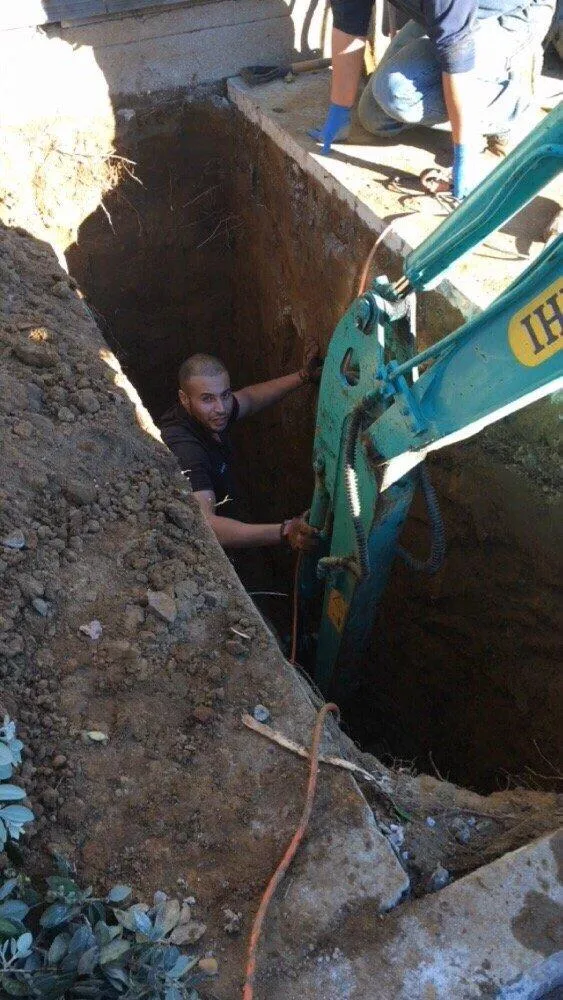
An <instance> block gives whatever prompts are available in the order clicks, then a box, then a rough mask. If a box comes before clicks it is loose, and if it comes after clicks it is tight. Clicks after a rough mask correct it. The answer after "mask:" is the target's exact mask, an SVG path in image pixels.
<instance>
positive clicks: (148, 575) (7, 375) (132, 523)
mask: <svg viewBox="0 0 563 1000" xmlns="http://www.w3.org/2000/svg"><path fill="white" fill-rule="evenodd" d="M2 237H3V239H2V248H1V257H0V261H1V264H0V278H1V282H2V293H3V294H2V314H1V317H0V318H1V328H0V329H1V338H2V339H1V344H2V362H3V363H2V374H1V378H2V393H1V394H0V411H1V420H2V426H3V435H2V464H3V469H4V477H3V483H2V508H1V513H0V538H2V539H3V540H4V542H3V544H2V557H1V558H2V561H1V564H0V569H1V571H2V581H1V589H0V615H1V618H0V626H1V633H0V643H1V645H0V655H1V660H0V673H1V675H2V678H3V683H2V707H3V708H4V709H5V710H7V711H8V712H9V713H10V714H11V715H12V716H13V717H14V718H16V719H17V720H18V721H19V723H20V736H21V738H22V739H23V740H24V742H25V744H26V746H27V748H28V750H27V754H26V759H25V763H24V765H23V768H22V772H21V780H22V782H23V784H24V786H25V787H26V789H27V791H28V795H29V799H30V803H31V805H32V807H33V808H34V810H35V813H36V816H37V822H36V824H35V836H33V837H32V839H31V841H30V842H29V844H28V843H26V844H25V845H24V846H23V857H24V861H25V863H26V865H27V866H28V869H30V870H31V871H32V872H35V873H36V874H39V873H44V872H45V870H46V869H47V868H48V867H49V865H50V864H51V861H50V857H51V856H52V855H53V854H62V855H64V856H66V857H69V858H70V859H71V860H72V861H73V862H75V863H76V864H77V865H78V869H79V871H80V873H81V874H82V877H83V878H84V879H85V880H86V881H92V882H94V883H95V884H96V885H99V886H101V887H105V886H107V885H108V883H110V882H113V881H117V880H119V881H126V882H131V883H132V884H133V885H134V886H135V887H136V889H137V891H138V892H139V893H140V895H141V896H142V897H144V898H148V897H150V894H151V893H152V892H153V891H154V890H156V889H157V888H159V889H163V890H164V891H166V892H168V893H170V894H178V895H179V896H180V897H182V898H187V897H190V896H193V897H195V900H196V902H195V905H194V909H193V914H194V919H197V920H198V921H203V923H205V924H206V926H207V931H206V933H205V935H204V936H203V938H202V940H201V950H202V952H205V953H208V954H214V955H216V956H217V957H218V958H219V963H220V976H219V978H218V980H217V981H216V982H214V983H213V985H212V988H209V989H207V988H206V987H204V989H203V995H204V996H206V995H207V996H209V997H211V996H214V997H217V998H220V1000H233V998H234V997H236V996H238V995H239V993H240V984H241V972H242V964H243V953H244V943H245V939H246V935H247V933H248V929H249V926H250V922H251V919H252V915H253V913H254V912H255V909H256V906H257V902H258V898H259V895H260V892H261V890H262V888H263V886H264V884H265V882H266V880H267V877H268V875H269V873H270V872H271V870H272V869H273V867H274V865H275V863H276V861H277V860H278V858H279V856H280V854H281V852H282V849H283V847H284V846H285V844H286V843H287V841H288V840H289V838H290V836H291V834H292V832H293V829H294V827H295V824H296V821H297V818H298V816H299V813H300V809H301V796H302V791H303V785H304V778H305V773H304V767H303V764H302V762H300V761H299V760H297V759H296V758H294V757H293V756H291V755H290V754H288V753H286V752H284V751H281V750H280V749H279V748H277V747H274V746H272V745H270V744H269V743H268V742H267V741H265V740H263V739H261V738H260V737H258V736H256V735H255V734H251V733H249V732H248V731H247V730H245V729H244V728H243V727H242V726H241V723H240V717H241V714H242V712H243V711H247V710H252V707H253V706H254V705H255V704H256V703H257V702H261V703H263V704H265V705H267V706H268V708H269V710H270V712H271V714H272V720H273V722H274V723H275V725H276V726H277V727H278V728H280V729H282V730H284V731H285V732H286V733H287V734H288V735H290V736H293V738H295V739H297V741H298V742H300V743H303V744H306V743H307V742H308V738H309V733H310V729H311V724H312V719H313V700H314V699H312V698H311V697H310V696H309V695H308V694H307V689H306V688H305V687H304V686H303V683H302V682H301V681H300V679H299V677H298V675H297V674H295V672H294V671H292V670H291V669H290V668H289V667H288V665H287V664H285V663H284V661H283V659H282V657H281V655H280V653H279V649H278V647H277V645H276V643H275V641H274V639H273V637H272V636H271V635H270V634H269V633H268V631H267V630H266V629H265V628H264V625H263V623H262V622H261V620H260V618H259V617H258V616H257V614H256V612H255V610H254V608H253V605H252V604H251V602H250V601H249V599H248V598H247V596H246V595H245V594H244V592H243V591H242V588H241V587H240V585H239V583H238V581H237V579H236V577H235V575H234V573H233V571H232V568H231V567H230V565H229V563H228V562H227V560H226V559H225V557H224V555H223V554H222V552H221V551H220V549H219V548H218V546H217V544H216V542H215V541H214V539H213V538H212V537H211V536H210V534H209V532H208V531H207V530H206V529H205V528H204V526H203V524H202V523H201V519H200V517H199V514H198V511H197V509H196V507H195V506H194V504H193V501H192V499H191V497H190V495H189V493H188V491H187V488H186V483H185V481H184V480H183V479H182V478H181V476H179V474H178V472H177V469H176V466H175V463H174V461H173V460H172V459H171V457H170V456H169V455H168V454H167V452H166V451H165V449H164V448H163V447H162V446H161V445H159V444H158V443H156V442H155V441H154V440H153V438H152V437H151V436H150V433H149V431H150V419H149V418H148V414H146V412H144V413H143V412H142V410H141V409H140V408H138V409H137V414H135V408H134V406H133V405H132V404H131V402H130V400H129V399H128V398H127V395H126V392H125V391H124V389H123V388H121V387H120V384H119V382H120V380H119V379H118V380H117V384H116V377H115V361H114V360H112V356H111V355H110V354H109V352H108V350H107V348H105V347H104V344H103V342H102V340H101V337H100V335H99V332H98V331H97V329H96V327H95V325H94V323H93V320H92V317H91V315H90V313H89V310H88V308H87V307H86V306H85V304H84V301H83V300H82V299H81V297H80V294H79V292H78V291H77V290H76V289H75V288H74V287H73V282H72V280H69V279H68V277H67V276H66V275H65V274H64V272H63V271H62V270H61V269H60V268H59V266H58V265H57V263H56V261H55V258H54V255H53V253H52V251H51V250H50V248H48V247H47V246H46V245H41V244H40V243H39V242H38V241H37V240H35V239H34V238H32V237H30V236H28V235H26V234H25V233H23V232H21V231H9V230H6V229H4V230H3V232H2ZM139 420H140V421H141V424H142V426H143V427H144V428H145V429H144V430H143V429H141V427H140V426H139ZM17 531H21V532H22V533H23V536H24V539H25V547H23V548H13V547H10V544H9V542H8V541H7V540H8V539H9V537H10V536H11V535H12V534H13V533H14V532H17ZM150 592H157V593H158V594H159V598H158V600H156V601H155V600H154V598H153V602H154V605H153V606H151V603H150V600H151V599H150ZM158 608H160V611H159V610H158ZM170 609H172V610H170ZM172 612H174V613H175V617H174V620H173V621H167V620H166V617H163V616H166V615H168V616H169V617H171V615H172ZM93 620H98V621H99V622H101V624H102V627H103V632H102V636H101V638H100V639H99V640H98V641H92V640H91V639H90V638H89V637H88V636H87V635H85V634H84V633H82V632H81V631H80V628H81V626H82V625H84V624H88V623H90V622H91V621H93ZM235 630H236V631H235ZM240 633H243V634H242V635H240ZM91 731H98V732H102V733H105V734H106V735H107V737H108V740H107V742H105V743H99V742H93V741H92V740H91V739H90V738H89V737H88V736H87V735H85V734H86V733H88V732H91ZM329 745H330V749H331V750H332V751H333V752H339V753H341V754H342V753H343V754H346V755H350V754H352V755H353V756H357V751H356V750H355V748H354V747H353V745H352V744H350V743H349V742H348V741H347V740H346V739H345V738H344V737H343V736H342V735H341V734H338V732H337V731H334V732H333V734H332V737H331V740H330V741H329ZM362 760H363V762H364V764H365V765H367V766H368V768H369V769H370V770H371V771H373V772H374V774H376V775H378V776H379V779H378V780H379V782H380V784H382V787H383V788H384V789H385V794H384V795H382V794H379V793H377V792H376V791H373V790H372V791H370V792H369V793H368V794H369V795H370V800H371V802H372V805H373V808H374V811H375V814H376V816H377V818H378V823H379V824H380V826H381V829H382V830H383V831H384V832H385V834H386V836H388V837H389V838H390V839H391V840H393V841H394V842H395V843H396V844H397V850H398V851H399V854H400V857H401V863H402V864H403V865H404V866H405V868H406V870H407V872H408V873H409V875H410V877H411V884H412V889H413V891H414V892H415V893H423V892H425V891H427V890H428V889H429V888H432V887H435V886H434V883H433V882H432V876H433V872H434V871H435V869H436V868H437V867H438V865H443V866H446V867H447V868H448V869H449V871H450V872H451V873H453V874H457V873H461V872H464V871H466V870H468V869H469V868H471V867H474V866H475V865H479V864H481V863H483V862H484V861H487V860H489V859H490V858H491V857H494V856H495V855H496V854H498V853H499V851H500V852H502V851H504V850H507V849H509V848H511V847H514V846H516V845H517V844H519V843H522V842H525V841H527V840H529V839H530V838H531V837H533V836H534V835H536V834H537V833H540V832H542V831H543V830H545V829H549V828H551V827H553V826H554V825H555V823H556V819H557V799H556V796H555V795H553V794H549V793H533V794H532V793H529V794H526V793H516V792H511V793H507V794H504V795H498V796H493V797H492V798H490V799H482V798H480V797H479V796H476V795H474V794H471V793H468V792H464V791H463V790H460V789H457V788H455V786H453V785H450V784H447V783H444V782H439V781H437V780H434V779H428V778H418V779H416V778H413V777H412V776H411V775H410V774H408V773H407V772H401V771H398V772H388V771H387V770H386V768H384V767H383V766H382V765H381V764H380V763H379V762H378V761H375V760H374V759H373V758H368V757H364V758H362ZM364 808H365V807H364V805H363V803H362V799H361V797H360V796H359V795H358V794H357V792H356V791H354V787H353V783H352V782H351V781H350V779H348V778H346V777H345V776H344V775H342V774H341V773H339V772H335V771H329V770H326V769H325V770H323V772H322V777H321V781H320V784H319V793H318V799H317V802H316V805H315V812H314V819H313V821H312V825H311V832H310V843H311V846H312V850H313V857H314V849H315V843H316V838H317V837H318V836H319V835H321V833H324V832H326V831H327V830H330V832H331V836H332V837H333V838H334V837H337V831H342V832H341V834H338V835H341V836H346V838H350V837H352V835H353V832H354V831H356V830H357V831H361V830H362V829H364V828H365V826H364V825H365V822H366V819H365V812H364ZM428 816H431V817H432V819H433V821H434V825H433V826H429V825H428V821H427V818H428ZM466 816H467V817H469V818H472V825H471V827H470V835H469V841H468V842H466V843H465V844H464V845H463V846H462V845H460V844H459V843H458V841H457V840H456V832H455V831H456V830H457V829H458V826H459V821H460V818H461V819H463V818H464V817H466ZM407 817H408V818H407ZM454 820H455V821H456V823H457V824H458V826H455V824H454ZM392 824H394V826H393V825H392ZM452 824H454V825H452ZM398 831H402V832H398ZM403 833H404V835H405V839H404V842H403V843H402V844H400V843H399V841H400V839H401V837H402V836H403ZM405 851H407V852H408V854H407V855H404V854H401V852H405ZM324 853H325V854H326V849H325V851H324ZM309 863H310V862H309ZM2 864H3V866H6V864H7V859H6V858H5V857H3V858H2ZM306 870H307V868H306V866H305V868H303V867H300V865H299V863H298V864H297V866H296V868H295V870H294V872H293V873H292V884H295V882H297V884H299V880H300V879H301V878H303V877H304V876H305V873H306ZM343 874H344V873H343ZM334 885H335V892H336V893H338V894H341V892H342V890H341V889H339V881H338V879H335V883H334ZM347 891H348V890H347ZM280 905H281V901H280V904H276V906H275V907H274V910H273V913H272V922H273V923H272V926H273V928H274V929H273V930H272V933H271V935H270V933H268V936H267V938H266V942H265V950H264V953H263V956H262V959H261V961H262V962H263V963H265V971H267V970H268V968H271V963H272V962H274V961H275V954H276V951H277V949H279V947H280V940H281V941H282V942H283V950H284V954H285V956H286V958H285V961H286V962H287V961H288V960H290V959H291V955H292V954H293V955H295V956H296V960H297V956H298V955H300V954H302V953H303V950H304V949H307V950H309V951H310V949H311V948H313V950H314V948H315V930H314V926H311V925H310V924H309V925H307V924H306V923H305V924H303V923H302V921H301V920H300V916H299V913H297V914H296V913H293V914H291V913H290V914H289V915H288V914H287V913H286V912H285V911H284V909H283V906H282V908H281V909H280ZM227 909H228V910H231V911H233V912H234V913H235V914H238V913H240V914H241V915H242V916H241V922H240V928H241V933H240V934H233V933H232V930H233V928H232V921H231V919H230V918H229V917H228V916H227V915H226V914H225V912H224V911H225V910H227ZM236 923H237V926H238V921H237V922H236ZM280 935H281V938H280ZM331 936H332V940H333V941H334V943H335V947H336V945H337V942H338V929H337V927H334V928H333V929H332V930H331V931H330V933H329V934H328V939H329V940H330V938H331ZM326 941H327V930H326V928H324V936H323V947H324V948H326ZM272 949H273V950H272Z"/></svg>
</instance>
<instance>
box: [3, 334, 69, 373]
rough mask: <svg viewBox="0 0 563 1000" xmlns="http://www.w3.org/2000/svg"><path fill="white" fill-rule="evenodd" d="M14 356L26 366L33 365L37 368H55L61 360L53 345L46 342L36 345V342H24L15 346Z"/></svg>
mask: <svg viewBox="0 0 563 1000" xmlns="http://www.w3.org/2000/svg"><path fill="white" fill-rule="evenodd" d="M13 351H14V354H15V355H16V358H18V360H19V361H23V363H24V365H32V366H34V367H35V368H53V367H54V365H56V363H57V361H58V360H59V355H58V353H57V351H56V350H55V348H54V347H53V346H52V345H51V344H47V343H45V342H44V341H43V342H39V343H36V342H34V341H30V340H27V341H23V343H21V344H15V345H14V348H13Z"/></svg>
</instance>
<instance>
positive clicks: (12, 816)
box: [0, 715, 35, 851]
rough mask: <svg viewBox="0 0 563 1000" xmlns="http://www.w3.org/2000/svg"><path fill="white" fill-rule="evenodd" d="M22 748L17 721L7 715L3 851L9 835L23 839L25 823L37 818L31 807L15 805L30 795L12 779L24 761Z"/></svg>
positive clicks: (0, 771)
mask: <svg viewBox="0 0 563 1000" xmlns="http://www.w3.org/2000/svg"><path fill="white" fill-rule="evenodd" d="M22 750H23V743H22V742H21V740H18V739H16V724H15V722H12V720H11V719H10V717H9V716H8V715H5V716H4V722H3V725H2V726H0V851H3V850H4V845H5V843H6V841H7V840H8V838H9V837H11V838H12V839H13V840H19V836H20V833H21V832H22V830H23V828H24V826H25V824H26V823H31V821H32V820H33V819H35V817H34V815H33V813H32V811H31V809H28V808H27V806H22V805H15V804H14V803H18V802H21V800H22V799H25V797H26V791H25V789H24V788H20V786H19V785H13V784H12V783H11V782H10V778H11V777H12V774H13V771H14V768H15V767H17V766H18V764H21V759H22V757H21V752H22ZM6 803H9V804H6Z"/></svg>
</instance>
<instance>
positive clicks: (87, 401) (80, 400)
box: [73, 389, 100, 413]
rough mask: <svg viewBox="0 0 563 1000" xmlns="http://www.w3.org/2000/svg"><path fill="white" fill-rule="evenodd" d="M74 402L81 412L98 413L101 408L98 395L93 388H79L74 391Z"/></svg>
mask: <svg viewBox="0 0 563 1000" xmlns="http://www.w3.org/2000/svg"><path fill="white" fill-rule="evenodd" d="M73 402H74V403H76V405H77V407H78V409H79V410H80V411H81V413H97V412H98V410H99V409H100V403H99V400H98V397H97V396H96V393H95V392H93V391H92V389H79V390H78V392H75V393H74V396H73Z"/></svg>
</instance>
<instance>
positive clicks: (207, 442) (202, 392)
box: [160, 344, 322, 551]
mask: <svg viewBox="0 0 563 1000" xmlns="http://www.w3.org/2000/svg"><path fill="white" fill-rule="evenodd" d="M321 367H322V362H321V360H320V358H319V352H318V348H317V345H316V344H315V345H314V346H312V347H310V348H309V349H308V350H306V352H305V358H304V365H303V368H302V369H301V370H300V371H298V372H294V373H293V374H291V375H282V376H281V378H275V379H271V381H269V382H261V383H259V384H257V385H249V386H247V387H246V388H245V389H238V390H237V391H236V392H233V390H232V389H231V381H230V378H229V373H228V371H227V369H226V367H225V365H224V364H223V362H222V361H220V360H219V358H215V357H212V356H211V355H209V354H194V355H192V356H191V357H189V358H188V359H187V360H186V361H184V363H183V364H182V366H181V367H180V370H179V372H178V381H179V391H178V398H179V402H178V403H177V404H176V406H173V407H172V408H171V409H170V410H167V412H166V413H165V414H164V415H163V417H162V418H161V420H160V430H161V433H162V439H163V441H164V443H165V444H166V445H167V446H168V448H169V449H170V451H171V452H173V454H174V455H175V456H176V458H177V459H178V462H179V463H180V467H181V469H182V472H183V473H184V475H185V476H186V477H187V478H188V479H189V481H190V484H191V487H192V490H193V492H194V495H195V498H196V500H197V502H198V503H199V505H200V507H201V509H202V511H203V514H204V516H205V518H206V520H207V522H208V524H209V525H210V526H211V527H212V528H213V531H214V532H215V534H216V536H217V538H218V540H219V542H220V543H221V545H222V546H223V548H233V549H242V548H257V547H258V546H264V545H280V544H284V543H288V544H289V545H290V546H291V548H293V549H299V550H304V551H309V550H311V549H313V548H314V547H315V546H316V544H317V532H316V529H314V528H312V527H311V526H310V525H309V524H307V521H306V520H305V518H304V516H303V515H300V516H297V517H290V518H287V520H285V521H282V522H281V523H280V522H277V523H273V524H248V523H246V522H245V521H241V520H239V519H238V517H237V513H238V510H237V507H238V504H237V500H238V499H239V498H238V496H237V493H238V491H237V487H236V480H235V477H234V475H233V469H232V466H233V450H232V446H231V442H230V439H229V433H228V432H229V428H230V427H231V426H232V424H233V423H234V422H235V420H242V419H243V418H244V417H248V416H251V415H252V414H254V413H259V412H260V410H263V409H265V408H266V407H268V406H272V405H273V404H274V403H277V402H278V401H279V400H280V399H283V398H284V396H286V395H287V394H288V393H289V392H293V391H294V390H295V389H299V388H300V387H301V386H303V385H306V384H308V383H310V382H316V381H318V379H319V378H320V372H321Z"/></svg>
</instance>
